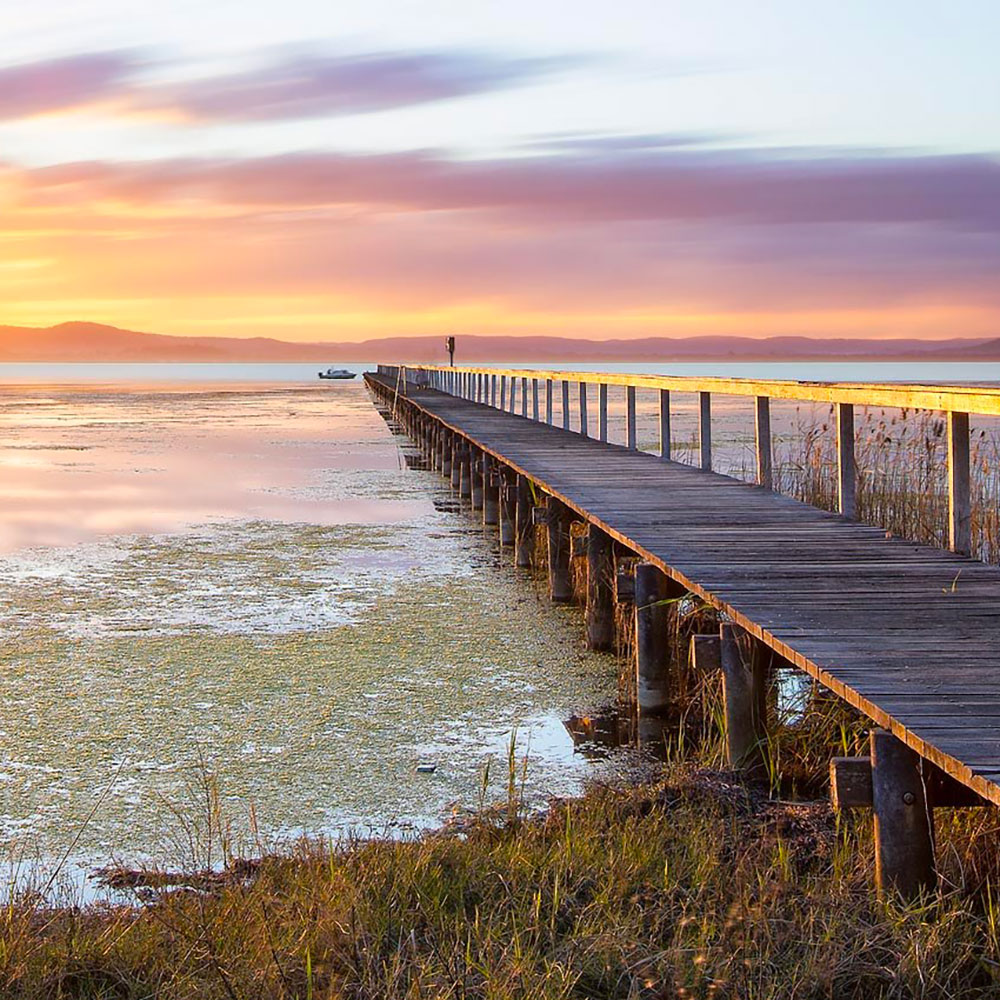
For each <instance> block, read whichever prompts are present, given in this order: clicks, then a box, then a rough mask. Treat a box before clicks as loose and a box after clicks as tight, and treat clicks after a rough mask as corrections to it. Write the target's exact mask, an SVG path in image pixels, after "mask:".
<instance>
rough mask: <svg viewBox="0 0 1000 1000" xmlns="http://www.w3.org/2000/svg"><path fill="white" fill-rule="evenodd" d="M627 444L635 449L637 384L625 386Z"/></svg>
mask: <svg viewBox="0 0 1000 1000" xmlns="http://www.w3.org/2000/svg"><path fill="white" fill-rule="evenodd" d="M625 445H626V447H628V448H629V449H630V450H631V451H635V449H636V447H637V443H636V426H635V386H634V385H627V386H625Z"/></svg>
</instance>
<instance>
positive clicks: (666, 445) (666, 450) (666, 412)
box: [660, 389, 670, 462]
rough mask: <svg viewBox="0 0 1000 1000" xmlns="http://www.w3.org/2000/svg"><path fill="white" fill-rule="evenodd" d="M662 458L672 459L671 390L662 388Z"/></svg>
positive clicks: (664, 459) (665, 460) (666, 460)
mask: <svg viewBox="0 0 1000 1000" xmlns="http://www.w3.org/2000/svg"><path fill="white" fill-rule="evenodd" d="M660 458H662V459H663V461H664V462H669V461H670V390H669V389H661V390H660Z"/></svg>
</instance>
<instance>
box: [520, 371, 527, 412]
mask: <svg viewBox="0 0 1000 1000" xmlns="http://www.w3.org/2000/svg"><path fill="white" fill-rule="evenodd" d="M527 415H528V376H527V375H525V376H523V377H522V379H521V416H522V417H526V416H527Z"/></svg>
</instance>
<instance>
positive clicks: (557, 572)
mask: <svg viewBox="0 0 1000 1000" xmlns="http://www.w3.org/2000/svg"><path fill="white" fill-rule="evenodd" d="M551 384H552V383H551V382H550V383H549V385H551ZM545 506H546V518H545V536H546V540H547V542H548V557H549V597H550V598H551V599H552V600H553V601H555V602H557V603H559V604H566V603H568V602H570V601H572V600H573V580H572V577H571V575H570V557H571V549H570V537H569V525H570V520H571V518H570V513H569V510H568V509H567V507H566V505H565V504H564V503H563V502H562V501H561V500H559V499H557V498H556V497H551V496H550V497H549V498H548V499H547V500H546V501H545Z"/></svg>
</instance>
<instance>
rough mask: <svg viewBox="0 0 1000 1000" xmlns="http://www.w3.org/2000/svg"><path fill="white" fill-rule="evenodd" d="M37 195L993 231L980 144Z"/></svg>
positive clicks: (109, 179) (312, 167) (547, 161)
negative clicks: (962, 149)
mask: <svg viewBox="0 0 1000 1000" xmlns="http://www.w3.org/2000/svg"><path fill="white" fill-rule="evenodd" d="M22 177H23V180H24V183H26V184H27V185H29V186H30V187H31V188H32V189H33V192H34V195H33V196H34V197H42V198H51V199H53V200H56V201H58V200H61V199H65V198H70V199H79V198H90V199H100V198H117V199H126V200H129V199H131V200H135V201H141V202H146V201H157V202H166V201H171V200H180V199H182V200H185V201H188V202H190V201H198V200H201V201H205V202H213V203H222V204H230V205H248V206H289V207H321V206H336V205H353V206H361V207H364V208H367V209H369V210H372V211H376V210H380V209H393V210H409V211H424V212H430V211H492V212H499V213H503V214H505V215H507V216H510V217H513V218H516V219H518V220H519V221H520V222H531V221H532V220H535V221H541V222H546V223H548V222H549V221H551V220H553V219H560V220H563V221H567V222H572V221H581V222H582V221H587V222H592V221H599V220H605V221H614V220H618V221H625V220H645V221H649V220H662V221H676V222H722V221H727V222H730V223H737V224H756V225H804V224H805V225H815V224H825V223H866V224H903V223H921V224H934V225H946V226H954V227H961V228H965V229H971V230H983V231H990V232H997V231H1000V161H997V160H996V159H993V158H991V157H985V156H971V155H970V156H961V155H955V156H913V157H900V156H896V157H859V158H839V159H838V158H826V159H811V158H810V159H799V160H795V159H791V158H789V157H787V156H781V157H777V158H774V159H768V158H766V156H765V155H763V154H762V153H760V152H758V153H757V154H755V155H750V154H748V153H746V152H735V153H729V152H726V151H708V152H677V151H652V152H650V151H640V152H637V153H635V154H630V155H619V156H611V157H609V156H607V155H600V156H593V155H588V154H586V153H578V154H576V155H559V156H550V157H545V156H539V157H528V158H515V159H489V160H476V161H459V160H453V159H449V158H447V157H443V156H439V155H432V154H426V153H398V154H384V155H370V156H360V155H343V154H336V153H313V154H289V155H282V156H274V157H263V158H258V159H180V160H164V161H156V162H152V163H146V162H142V163H100V162H92V163H71V164H63V165H59V166H55V167H48V168H44V169H39V170H32V171H26V172H24V173H23V175H22Z"/></svg>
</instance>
